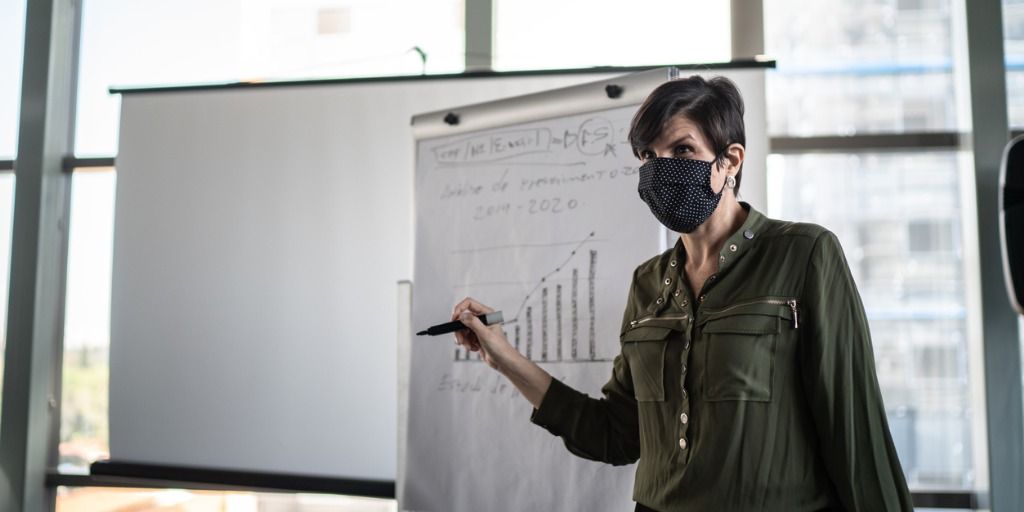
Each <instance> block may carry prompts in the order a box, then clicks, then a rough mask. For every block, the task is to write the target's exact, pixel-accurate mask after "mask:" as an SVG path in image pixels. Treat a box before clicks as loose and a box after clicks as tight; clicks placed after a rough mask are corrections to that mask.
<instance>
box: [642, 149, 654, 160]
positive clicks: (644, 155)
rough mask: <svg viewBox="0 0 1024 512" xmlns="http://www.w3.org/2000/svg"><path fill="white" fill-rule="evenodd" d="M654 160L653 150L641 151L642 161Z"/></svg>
mask: <svg viewBox="0 0 1024 512" xmlns="http://www.w3.org/2000/svg"><path fill="white" fill-rule="evenodd" d="M652 158H654V153H653V152H651V150H649V149H644V150H641V151H640V160H650V159H652Z"/></svg>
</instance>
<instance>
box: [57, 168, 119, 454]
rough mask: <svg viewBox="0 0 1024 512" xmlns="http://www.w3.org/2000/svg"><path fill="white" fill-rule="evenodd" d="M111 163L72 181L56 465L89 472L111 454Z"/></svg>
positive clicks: (81, 171) (114, 177) (79, 173)
mask: <svg viewBox="0 0 1024 512" xmlns="http://www.w3.org/2000/svg"><path fill="white" fill-rule="evenodd" d="M116 180H117V175H116V173H115V172H114V170H113V169H111V168H98V169H79V170H76V171H75V173H74V175H73V176H72V182H71V223H70V232H69V234H68V276H67V299H66V303H65V308H64V309H65V314H64V368H63V372H62V374H63V388H62V389H63V391H62V393H61V395H62V396H61V399H62V405H61V428H60V445H59V447H58V453H59V462H58V470H59V471H61V472H64V473H82V474H86V473H88V470H89V464H90V463H92V462H95V461H96V460H99V459H106V458H108V454H109V442H108V436H107V412H108V407H107V397H108V391H109V381H110V371H109V358H108V348H109V347H110V285H111V282H110V272H111V260H112V252H113V240H114V190H115V183H116Z"/></svg>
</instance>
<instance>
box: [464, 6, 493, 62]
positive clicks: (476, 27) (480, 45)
mask: <svg viewBox="0 0 1024 512" xmlns="http://www.w3.org/2000/svg"><path fill="white" fill-rule="evenodd" d="M496 1H497V0H463V12H464V13H465V20H464V23H465V30H466V39H465V51H466V72H467V73H468V72H474V71H491V70H492V69H493V67H494V3H495V2H496Z"/></svg>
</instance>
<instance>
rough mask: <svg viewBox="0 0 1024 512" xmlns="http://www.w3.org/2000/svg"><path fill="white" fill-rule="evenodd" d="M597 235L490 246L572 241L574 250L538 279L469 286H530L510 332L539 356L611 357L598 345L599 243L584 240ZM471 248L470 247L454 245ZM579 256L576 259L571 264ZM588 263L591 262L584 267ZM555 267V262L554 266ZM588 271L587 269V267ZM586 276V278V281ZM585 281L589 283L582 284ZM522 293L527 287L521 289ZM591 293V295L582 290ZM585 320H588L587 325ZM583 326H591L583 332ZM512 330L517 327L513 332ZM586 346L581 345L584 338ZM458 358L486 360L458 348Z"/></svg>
mask: <svg viewBox="0 0 1024 512" xmlns="http://www.w3.org/2000/svg"><path fill="white" fill-rule="evenodd" d="M596 241H597V238H596V233H595V232H593V231H591V232H590V233H589V234H588V235H587V236H586V237H585V238H583V239H582V240H578V241H576V242H572V243H559V244H534V245H531V246H526V245H524V246H515V245H508V246H501V247H497V248H485V249H482V250H484V251H489V250H496V249H497V250H506V251H518V250H522V249H523V248H526V247H528V248H530V249H535V250H536V249H541V250H549V249H550V248H551V247H554V246H558V245H571V247H572V248H571V249H570V250H569V252H568V254H567V255H565V256H564V257H562V258H559V259H557V260H556V261H558V263H557V264H556V265H555V266H554V268H553V269H552V270H550V271H548V272H546V273H544V274H543V275H542V276H541V277H540V278H538V279H536V280H533V281H526V282H523V281H490V282H486V283H469V284H466V285H465V286H464V287H465V288H471V289H476V288H479V287H487V286H490V287H494V286H503V287H519V288H520V289H522V288H523V287H526V288H527V290H528V291H526V293H525V294H523V295H522V299H521V300H520V301H518V304H519V305H518V307H517V309H516V311H515V313H514V314H512V315H506V316H507V317H508V320H506V321H505V322H504V327H505V329H506V334H507V335H512V340H511V341H512V343H513V345H514V346H515V348H516V350H518V351H519V352H521V353H522V354H523V355H525V356H526V357H527V359H530V360H532V361H535V362H607V361H611V358H606V357H604V358H603V357H599V354H598V350H597V339H596V338H597V329H596V317H597V296H596V295H597V283H596V282H597V280H598V268H597V265H598V249H597V248H590V249H586V248H585V247H584V246H586V245H587V244H592V243H594V242H596ZM454 252H462V253H465V252H467V251H465V250H463V251H453V253H454ZM574 260H575V261H576V264H574V265H571V268H570V264H571V263H573V262H574ZM583 266H585V268H582V269H581V268H580V267H583ZM549 268H550V267H549ZM584 272H585V273H584ZM581 279H585V280H586V283H585V284H584V283H580V280H581ZM581 284H584V285H583V286H581ZM520 293H521V292H520ZM581 293H585V294H586V297H581V296H580V294H581ZM581 321H582V322H586V323H584V324H583V325H581ZM581 327H582V328H583V329H585V331H583V332H581ZM509 331H511V332H509ZM581 342H582V343H584V344H585V346H583V347H581V346H580V343H581ZM454 360H455V361H456V362H464V361H481V360H482V358H480V357H479V354H472V353H466V352H465V351H464V350H461V349H457V350H456V354H455V358H454Z"/></svg>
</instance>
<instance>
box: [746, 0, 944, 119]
mask: <svg viewBox="0 0 1024 512" xmlns="http://www.w3.org/2000/svg"><path fill="white" fill-rule="evenodd" d="M764 13H765V45H766V50H767V54H768V55H769V56H770V57H772V58H774V59H777V61H778V68H777V70H776V71H774V72H771V73H769V76H768V83H767V86H768V101H769V104H768V109H769V119H768V130H769V133H771V134H773V135H791V136H811V135H853V134H858V133H897V132H908V131H909V132H914V131H929V130H930V131H935V130H950V131H952V130H955V128H956V126H957V124H956V123H957V119H956V108H955V106H956V104H955V101H954V99H955V98H954V82H953V65H952V61H953V50H952V46H953V29H952V21H951V14H950V5H949V0H919V1H913V2H906V1H899V2H897V1H896V0H872V1H869V2H864V1H860V0H828V1H824V2H800V1H797V0H765V2H764Z"/></svg>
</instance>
